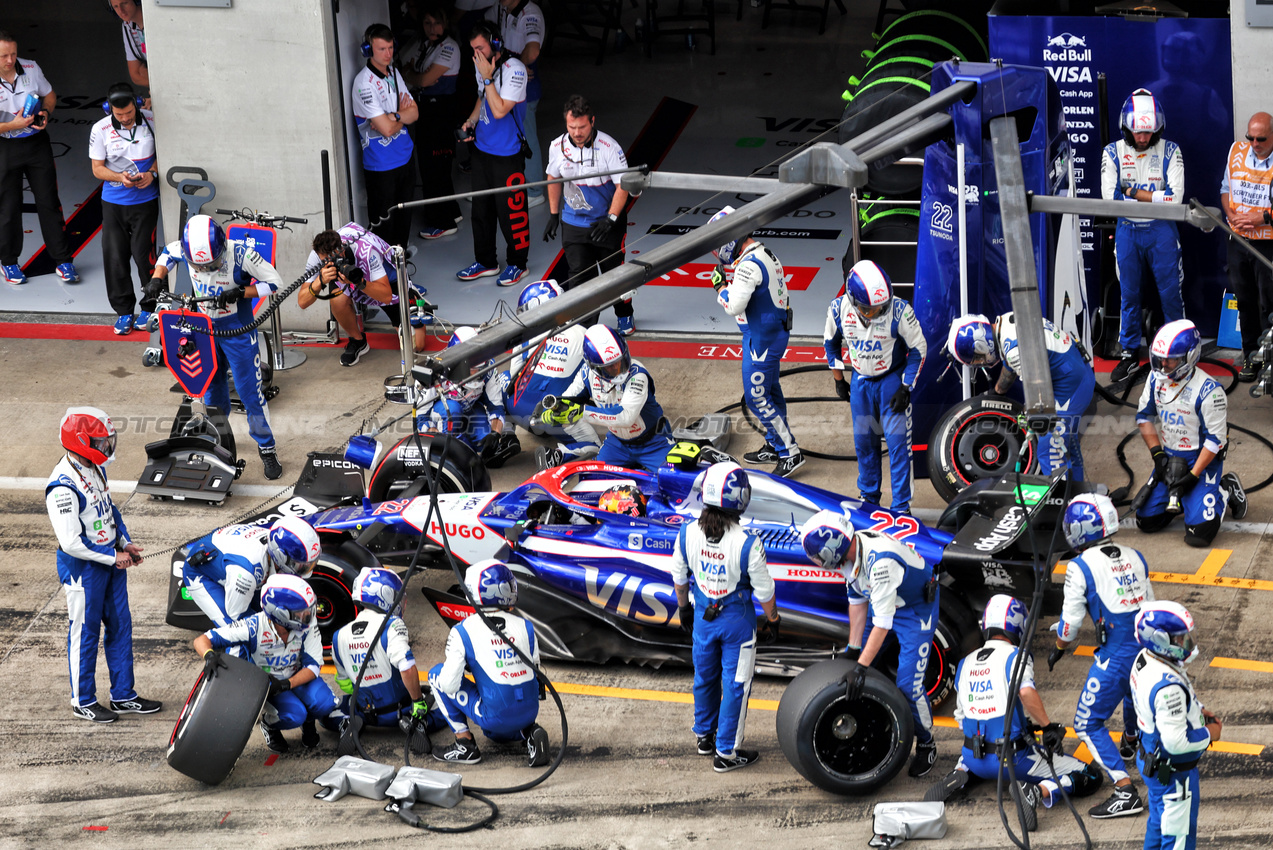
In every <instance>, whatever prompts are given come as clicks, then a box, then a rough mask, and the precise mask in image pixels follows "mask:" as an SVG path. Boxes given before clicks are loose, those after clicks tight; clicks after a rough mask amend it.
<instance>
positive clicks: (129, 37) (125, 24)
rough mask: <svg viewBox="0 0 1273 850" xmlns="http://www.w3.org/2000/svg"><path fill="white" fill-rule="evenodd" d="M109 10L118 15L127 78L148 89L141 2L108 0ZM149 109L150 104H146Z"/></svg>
mask: <svg viewBox="0 0 1273 850" xmlns="http://www.w3.org/2000/svg"><path fill="white" fill-rule="evenodd" d="M110 4H111V9H113V10H114V12H115V14H116V15H119V21H120V24H119V27H120V29H121V30H123V33H124V59H125V60H126V61H127V62H128V78H129V79H130V80H132V81H133V85H135V86H141V87H142V88H143V89H148V88H150V65H149V64H148V63H147V62H146V30H145V26H146V25H145V22H144V21H142V14H141V0H110ZM146 106H147V108H149V106H150V104H146Z"/></svg>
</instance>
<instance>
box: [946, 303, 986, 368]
mask: <svg viewBox="0 0 1273 850" xmlns="http://www.w3.org/2000/svg"><path fill="white" fill-rule="evenodd" d="M946 353H947V354H949V355H950V356H951V357H952V358H953V359H954V360H955V362H957V363H962V364H963V365H965V366H993V365H995V364H996V363H998V362H999V346H998V345H996V344H995V329H994V325H992V324H991V323H990V320H989V319H988V318H986V317H985V316H983V315H981V314H980V313H970V314H969V315H967V316H960V317H959V318H958V319H955V322H954V324H952V325H951V326H950V333H949V334H948V335H947V337H946Z"/></svg>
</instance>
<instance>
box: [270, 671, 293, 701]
mask: <svg viewBox="0 0 1273 850" xmlns="http://www.w3.org/2000/svg"><path fill="white" fill-rule="evenodd" d="M291 689H292V680H291V679H275V678H274V677H273V676H271V677H270V692H269V693H268V694H266V696H267V697H276V696H278V695H279V694H281V693H283V691H290V690H291Z"/></svg>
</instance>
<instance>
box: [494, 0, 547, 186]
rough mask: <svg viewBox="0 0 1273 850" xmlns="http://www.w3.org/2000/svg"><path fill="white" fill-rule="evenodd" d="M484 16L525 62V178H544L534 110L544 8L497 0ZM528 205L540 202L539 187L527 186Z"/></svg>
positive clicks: (523, 0)
mask: <svg viewBox="0 0 1273 850" xmlns="http://www.w3.org/2000/svg"><path fill="white" fill-rule="evenodd" d="M486 20H488V21H490V22H492V23H493V24H495V26H496V27H498V28H499V32H500V33H501V34H502V35H503V36H504V49H505V50H507V51H509V52H510V53H514V54H516V55H517V57H518V58H519V59H521V60H522V64H523V65H525V66H526V80H527V82H526V117H525V120H524V123H523V124H522V135H523V136H525V137H526V142H527V144H529V145H530V157H529V158H528V159H527V160H526V182H527V183H534V182H536V181H539V180H543V179H544V155H543V152H542V151H541V150H540V145H539V122H538V120H537V119H536V114H537V112H538V110H539V99H540V97H542V96H543V87H542V86H541V85H540V77H539V54H540V51H541V50H542V49H543V44H544V38H545V36H546V30H545V28H544V11H543V9H541V8H540V7H539V4H538V3H535V2H533V0H498V2H496V4H495V5H494V6H492V7H490V8H489V9H487V10H486ZM526 195H527V197H528V199H529V200H528V205H529V206H532V207H537V206H539V205H540V204H542V203H543V202H544V197H545V196H544V189H543V187H536V188H534V189H527V190H526Z"/></svg>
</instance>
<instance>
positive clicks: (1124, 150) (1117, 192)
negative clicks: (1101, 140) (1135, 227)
mask: <svg viewBox="0 0 1273 850" xmlns="http://www.w3.org/2000/svg"><path fill="white" fill-rule="evenodd" d="M1134 189H1148V190H1149V191H1151V192H1153V193H1154V203H1155V204H1179V203H1181V202H1182V201H1183V200H1184V198H1185V161H1184V158H1183V157H1182V156H1181V155H1180V148H1179V147H1177V146H1176V143H1175V142H1169V141H1167V140H1166V139H1159V140H1158V144H1156V145H1151V146H1150V147H1149V149H1148V150H1144V151H1137V150H1135V149H1134V148H1132V147H1131V146H1129V145H1128V144H1127V143H1126V142H1124V141H1122V140H1121V139H1120V140H1119V141H1117V142H1110V143H1109V144H1108V145H1106V146H1105V151H1104V153H1103V155H1102V156H1101V197H1102V198H1104V199H1105V200H1107V201H1128V202H1129V203H1131V204H1136V203H1140V202H1139V201H1135V200H1133V199H1131V198H1129V197H1127V194H1128V193H1129V192H1131V191H1132V190H1134ZM1130 209H1135V207H1131V208H1130ZM1125 217H1126V218H1128V219H1130V220H1131V221H1150V220H1151V219H1147V218H1137V217H1136V216H1135V215H1128V216H1125Z"/></svg>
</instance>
